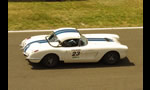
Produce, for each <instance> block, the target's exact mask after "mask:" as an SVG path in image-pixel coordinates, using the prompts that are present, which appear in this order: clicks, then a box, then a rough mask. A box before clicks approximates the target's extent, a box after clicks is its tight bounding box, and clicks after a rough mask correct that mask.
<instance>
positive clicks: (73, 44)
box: [20, 28, 128, 67]
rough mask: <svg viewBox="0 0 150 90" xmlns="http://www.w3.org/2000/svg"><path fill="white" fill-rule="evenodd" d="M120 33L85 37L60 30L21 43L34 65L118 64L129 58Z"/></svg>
mask: <svg viewBox="0 0 150 90" xmlns="http://www.w3.org/2000/svg"><path fill="white" fill-rule="evenodd" d="M118 39H119V36H118V35H116V34H81V33H80V32H79V31H78V30H77V29H76V28H59V29H56V30H54V31H53V32H52V33H51V34H50V35H37V36H32V37H30V38H26V39H24V40H23V41H22V42H21V44H20V45H21V46H22V49H23V50H24V51H23V53H24V55H25V56H27V57H26V58H27V59H28V60H29V61H30V62H32V63H42V64H43V65H45V66H47V67H54V66H56V65H57V64H58V62H59V61H63V62H64V63H85V62H99V61H100V60H102V61H103V62H104V63H105V64H115V63H117V62H118V61H119V60H120V59H123V58H125V57H126V53H127V50H128V47H127V46H126V45H122V44H121V43H120V42H119V41H118Z"/></svg>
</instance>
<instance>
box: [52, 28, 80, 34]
mask: <svg viewBox="0 0 150 90" xmlns="http://www.w3.org/2000/svg"><path fill="white" fill-rule="evenodd" d="M68 32H74V33H78V31H77V30H74V29H65V30H59V31H56V32H55V34H56V35H58V34H62V33H68Z"/></svg>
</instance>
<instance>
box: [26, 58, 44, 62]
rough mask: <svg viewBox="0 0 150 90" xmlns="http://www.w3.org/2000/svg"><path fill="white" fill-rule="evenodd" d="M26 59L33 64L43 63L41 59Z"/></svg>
mask: <svg viewBox="0 0 150 90" xmlns="http://www.w3.org/2000/svg"><path fill="white" fill-rule="evenodd" d="M26 59H27V60H28V61H29V62H31V63H39V62H40V61H41V59H39V58H29V57H27V58H26Z"/></svg>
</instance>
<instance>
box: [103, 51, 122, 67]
mask: <svg viewBox="0 0 150 90" xmlns="http://www.w3.org/2000/svg"><path fill="white" fill-rule="evenodd" d="M119 60H120V55H119V53H118V52H115V51H112V52H108V53H106V54H105V55H104V57H103V58H102V62H103V63H104V64H108V65H113V64H116V63H118V61H119Z"/></svg>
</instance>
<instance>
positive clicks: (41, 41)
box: [24, 40, 47, 52]
mask: <svg viewBox="0 0 150 90" xmlns="http://www.w3.org/2000/svg"><path fill="white" fill-rule="evenodd" d="M33 43H47V40H37V41H33V42H30V43H28V44H27V45H26V46H25V47H24V52H26V51H27V49H28V48H29V47H30V45H31V44H33Z"/></svg>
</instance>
